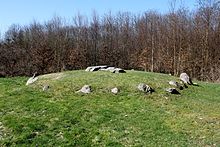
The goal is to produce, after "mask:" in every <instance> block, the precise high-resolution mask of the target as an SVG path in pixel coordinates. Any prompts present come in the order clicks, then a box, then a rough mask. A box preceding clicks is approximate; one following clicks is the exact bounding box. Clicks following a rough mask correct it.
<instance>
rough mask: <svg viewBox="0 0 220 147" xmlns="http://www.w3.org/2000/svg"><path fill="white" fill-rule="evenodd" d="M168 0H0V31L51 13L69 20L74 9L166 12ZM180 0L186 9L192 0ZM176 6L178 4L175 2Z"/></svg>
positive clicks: (101, 12)
mask: <svg viewBox="0 0 220 147" xmlns="http://www.w3.org/2000/svg"><path fill="white" fill-rule="evenodd" d="M170 1H171V0H0V5H1V8H0V33H1V34H3V33H4V32H5V31H6V30H7V29H8V28H9V26H11V25H12V24H19V25H21V26H24V25H28V24H30V23H31V22H33V21H34V20H36V21H37V22H41V23H43V22H45V21H48V20H50V19H51V18H52V17H53V16H55V15H56V16H60V17H63V18H66V19H67V20H68V19H69V20H71V18H72V17H74V16H76V15H77V14H78V13H80V14H81V15H84V16H87V17H90V16H92V13H93V12H94V11H96V12H97V13H98V15H99V16H102V15H104V14H105V13H108V12H109V11H111V12H112V13H113V14H114V13H117V12H119V11H120V12H131V13H134V14H140V13H143V12H145V11H149V10H156V11H158V12H160V13H166V12H169V8H170V7H169V6H170ZM176 1H177V2H178V1H182V2H183V4H184V5H185V6H186V7H187V8H189V9H190V10H192V9H194V8H195V6H196V0H176ZM177 7H178V6H177Z"/></svg>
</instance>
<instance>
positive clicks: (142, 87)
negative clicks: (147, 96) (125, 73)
mask: <svg viewBox="0 0 220 147" xmlns="http://www.w3.org/2000/svg"><path fill="white" fill-rule="evenodd" d="M137 88H138V90H140V91H142V92H146V93H152V92H153V91H154V90H153V89H152V88H151V87H150V86H148V85H146V84H144V83H140V84H139V85H138V87H137Z"/></svg>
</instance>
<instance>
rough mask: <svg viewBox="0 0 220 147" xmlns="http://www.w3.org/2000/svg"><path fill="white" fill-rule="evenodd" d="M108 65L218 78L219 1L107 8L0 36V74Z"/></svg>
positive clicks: (16, 28) (13, 29)
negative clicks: (137, 10)
mask: <svg viewBox="0 0 220 147" xmlns="http://www.w3.org/2000/svg"><path fill="white" fill-rule="evenodd" d="M91 65H109V66H115V67H120V68H123V69H135V70H145V71H150V72H159V73H167V74H172V75H179V74H180V73H182V72H186V73H188V74H189V75H190V76H191V77H193V78H195V79H198V80H204V81H215V82H216V81H220V3H219V2H218V1H216V0H200V1H198V3H197V7H196V9H194V10H189V9H188V8H186V7H184V6H180V7H178V8H176V7H175V6H174V4H173V5H172V4H171V7H170V11H169V12H167V13H165V14H163V13H159V12H157V11H146V12H144V13H141V14H132V13H130V12H118V13H116V14H112V12H110V11H109V12H108V13H105V14H104V15H102V16H101V15H99V14H98V13H96V12H95V11H94V12H93V13H92V15H91V16H90V17H87V16H84V15H81V14H80V13H79V14H78V15H76V16H73V17H72V20H71V21H67V20H66V19H65V18H62V17H59V16H54V17H53V18H52V19H51V20H48V21H46V22H44V23H40V22H37V21H33V22H31V23H30V24H28V25H25V26H21V25H17V24H13V25H11V27H10V28H8V30H7V31H6V32H5V33H4V34H1V38H0V76H2V77H5V76H30V75H33V73H34V72H37V73H38V74H46V73H52V72H60V71H64V70H79V69H85V68H86V67H87V66H91Z"/></svg>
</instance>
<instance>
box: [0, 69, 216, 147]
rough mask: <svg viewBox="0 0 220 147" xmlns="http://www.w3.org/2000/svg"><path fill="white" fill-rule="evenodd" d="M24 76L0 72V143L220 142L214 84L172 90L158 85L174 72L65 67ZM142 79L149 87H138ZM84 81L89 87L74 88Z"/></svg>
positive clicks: (158, 144) (155, 144)
mask: <svg viewBox="0 0 220 147" xmlns="http://www.w3.org/2000/svg"><path fill="white" fill-rule="evenodd" d="M27 79H28V78H26V77H16V78H0V146H28V147H29V146H45V147H49V146H101V147H104V146H113V147H116V146H132V147H133V146H149V147H152V146H155V147H157V146H167V147H171V146H176V147H181V146H190V147H192V146H220V85H219V84H213V83H205V82H198V84H199V86H189V88H187V89H184V90H183V91H180V92H181V95H171V94H168V93H166V92H165V91H164V89H165V88H168V87H170V86H169V85H168V81H169V80H173V79H174V80H175V79H178V78H177V77H173V76H169V75H165V74H157V73H146V72H140V71H127V73H125V74H113V73H109V72H94V73H91V72H85V71H68V72H63V73H56V74H48V75H44V76H40V77H39V80H38V81H37V82H36V83H34V84H33V85H30V86H25V83H26V81H27ZM141 82H142V83H143V82H144V83H147V84H148V85H150V86H151V87H153V88H154V89H155V92H154V93H152V94H144V93H141V92H139V91H138V90H137V85H138V84H139V83H141ZM44 84H49V86H50V89H49V90H48V91H43V90H42V86H43V85H44ZM85 84H89V85H91V87H92V90H93V92H92V93H91V94H80V93H76V91H77V90H79V89H80V88H81V87H82V86H83V85H85ZM113 87H118V88H119V89H120V93H119V94H118V95H113V94H111V93H110V89H111V88H113Z"/></svg>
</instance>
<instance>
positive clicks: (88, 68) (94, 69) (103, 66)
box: [85, 65, 108, 72]
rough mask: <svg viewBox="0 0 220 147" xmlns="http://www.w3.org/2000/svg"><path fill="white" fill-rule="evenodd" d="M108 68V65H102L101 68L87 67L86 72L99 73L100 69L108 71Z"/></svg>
mask: <svg viewBox="0 0 220 147" xmlns="http://www.w3.org/2000/svg"><path fill="white" fill-rule="evenodd" d="M107 67H108V66H106V65H101V66H90V67H87V68H86V70H85V71H90V72H94V71H98V70H100V69H106V68H107Z"/></svg>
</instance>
